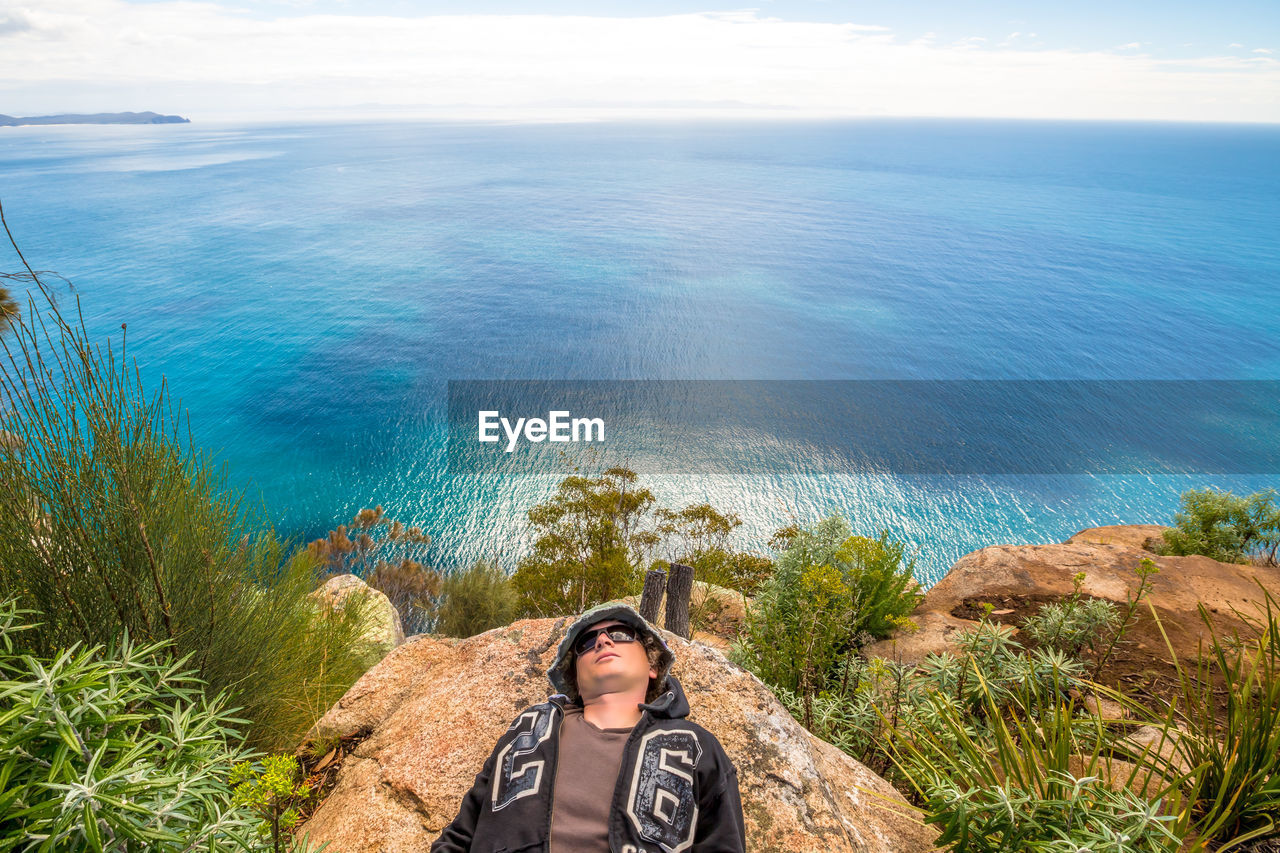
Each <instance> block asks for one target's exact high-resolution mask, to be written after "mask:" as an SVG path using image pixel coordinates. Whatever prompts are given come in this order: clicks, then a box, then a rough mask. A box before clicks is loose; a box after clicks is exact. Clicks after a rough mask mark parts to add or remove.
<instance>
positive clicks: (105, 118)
mask: <svg viewBox="0 0 1280 853" xmlns="http://www.w3.org/2000/svg"><path fill="white" fill-rule="evenodd" d="M190 123H191V119H189V118H183V117H182V116H162V115H160V114H159V113H152V112H145V113H94V114H93V115H76V114H72V113H68V114H65V115H56V116H27V117H25V118H18V117H15V116H6V115H0V127H18V126H20V125H24V124H190Z"/></svg>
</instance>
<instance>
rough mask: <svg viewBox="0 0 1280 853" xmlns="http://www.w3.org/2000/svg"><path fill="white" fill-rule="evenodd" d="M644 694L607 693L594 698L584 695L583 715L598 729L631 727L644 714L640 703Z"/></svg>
mask: <svg viewBox="0 0 1280 853" xmlns="http://www.w3.org/2000/svg"><path fill="white" fill-rule="evenodd" d="M643 701H644V694H639V695H637V694H635V693H605V694H604V695H602V696H596V697H595V698H593V699H587V698H586V697H583V700H582V716H583V717H584V718H585V719H586V721H587V722H588V723H590V724H591V725H593V726H595V727H596V728H597V729H629V728H631V727H632V726H634V725H635V724H636V723H638V722H640V717H641V716H643V714H641V712H640V708H639V705H640V703H641V702H643Z"/></svg>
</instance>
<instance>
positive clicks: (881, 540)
mask: <svg viewBox="0 0 1280 853" xmlns="http://www.w3.org/2000/svg"><path fill="white" fill-rule="evenodd" d="M905 555H906V546H904V545H903V544H902V543H900V542H895V541H893V540H892V539H890V538H889V534H888V532H887V531H882V532H881V533H880V535H879V537H877V538H875V539H869V538H867V537H866V536H851V537H849V538H848V539H846V540H845V543H844V545H843V546H842V547H841V549H840V552H839V553H838V554H837V555H836V559H837V560H840V561H841V562H842V564H843V565H842V566H841V569H842V572H843V574H844V576H845V578H846V581H847V582H848V584H849V586H850V587H851V588H852V589H853V596H854V601H855V603H856V614H855V617H854V618H855V622H854V626H853V627H854V630H855V631H866V632H867V633H868V634H870V635H871V636H873V637H887V636H889V634H891V633H893V631H894V630H895V629H897V628H901V627H904V626H907V625H908V623H909V619H908V617H909V616H910V614H911V612H912V611H913V610H915V609H916V605H918V604H919V603H920V600H921V599H922V598H923V597H924V596H923V594H922V593H921V592H920V584H918V583H916V581H915V578H914V577H913V573H914V570H915V560H914V559H907V558H906V556H905ZM904 560H905V562H904Z"/></svg>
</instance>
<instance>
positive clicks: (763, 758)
mask: <svg viewBox="0 0 1280 853" xmlns="http://www.w3.org/2000/svg"><path fill="white" fill-rule="evenodd" d="M564 628H565V620H555V619H540V620H524V621H520V622H516V623H515V624H513V625H511V626H509V627H506V628H499V629H495V630H493V631H488V632H486V633H484V634H480V635H478V636H475V637H472V638H470V639H467V640H446V639H437V638H433V637H426V636H424V637H418V638H413V639H411V640H409V641H408V642H407V643H405V644H404V645H403V646H400V647H399V648H397V649H396V650H394V651H393V652H392V653H391V654H389V655H388V656H387V657H386V658H385V659H384V660H383V661H382V662H381V663H380V664H378V665H377V666H375V667H374V668H373V669H371V670H370V671H369V672H367V673H366V674H365V675H364V677H363V678H361V679H360V680H359V681H358V682H357V683H356V684H355V685H354V686H353V687H352V688H351V690H349V691H348V692H347V694H346V695H345V696H343V698H342V699H341V700H340V701H339V702H338V703H337V704H336V705H335V706H334V707H333V708H331V709H330V710H329V712H328V713H327V714H326V715H325V716H324V718H322V719H321V720H320V722H318V723H317V724H316V727H315V728H314V729H313V730H312V733H311V735H310V738H312V739H318V738H325V737H328V736H332V735H348V734H351V733H354V732H362V733H367V736H366V737H365V739H364V740H363V741H362V742H361V743H360V744H359V745H358V746H357V747H356V748H355V749H354V751H353V752H352V753H351V754H350V755H348V756H347V757H346V759H345V760H344V762H343V765H342V768H341V771H340V772H339V774H338V777H337V783H336V786H335V788H334V789H333V791H332V793H331V794H330V795H329V796H328V797H327V798H326V800H325V801H324V803H323V804H321V806H320V807H319V808H318V809H317V810H316V812H315V813H314V815H313V816H312V817H311V819H310V820H309V821H308V823H307V824H306V826H305V827H304V830H305V831H306V832H308V833H309V834H310V838H311V840H312V841H313V842H323V841H330V842H332V847H331V849H335V850H341V851H344V853H375V851H377V852H378V853H392V851H410V850H426V849H427V847H428V846H429V845H430V843H431V841H433V840H434V839H435V837H436V836H437V835H438V834H439V832H440V830H441V829H442V828H443V827H444V826H445V825H446V824H447V823H448V822H449V821H450V820H452V819H453V817H454V815H455V814H456V813H457V810H458V806H459V803H460V802H461V800H462V796H463V794H464V793H465V792H466V791H467V790H468V788H470V786H471V784H472V782H473V780H474V777H475V774H476V773H477V772H478V771H479V769H480V767H481V765H482V764H483V763H484V760H485V759H486V758H487V757H488V754H489V752H490V750H491V749H492V747H493V744H494V743H495V742H496V741H497V738H498V736H499V735H500V734H501V733H502V732H503V731H505V730H506V728H507V726H508V725H509V724H510V722H511V720H512V718H513V717H514V716H515V714H516V712H517V711H519V710H520V709H522V708H524V707H526V706H527V705H530V704H533V703H536V702H540V701H542V700H543V699H545V698H546V696H547V694H548V691H549V685H548V683H547V679H546V675H545V672H546V668H547V667H548V666H549V665H550V663H551V660H552V658H553V657H554V655H555V649H556V644H557V643H558V642H559V640H560V638H561V636H562V634H563V631H564ZM665 636H666V640H667V642H668V643H669V644H670V645H671V647H672V649H673V650H674V651H675V653H676V664H675V667H674V669H673V672H674V673H675V675H676V676H677V677H678V678H679V679H680V682H681V684H682V685H683V687H684V689H685V692H686V693H687V694H688V696H689V701H690V704H691V705H692V707H693V712H692V714H691V715H690V719H692V720H694V721H695V722H698V723H700V724H701V725H703V726H705V727H706V728H707V729H709V730H710V731H711V732H712V733H713V734H715V736H716V737H717V738H718V739H719V740H720V743H721V744H722V745H723V746H724V748H725V751H726V752H727V753H728V754H729V757H730V758H731V759H732V760H733V762H734V764H735V766H736V767H737V768H738V774H739V787H740V791H741V795H742V803H743V811H744V818H745V822H746V828H747V837H748V840H747V847H748V849H750V850H752V851H753V853H806V851H812V853H818V852H819V851H821V853H828V852H829V851H830V852H831V853H839V851H859V853H864V851H865V853H890V851H893V853H911V851H925V850H932V849H933V839H934V837H935V834H934V833H933V831H932V830H930V829H929V828H927V827H925V826H923V825H922V824H921V823H920V819H919V817H918V816H917V814H916V813H914V812H912V810H911V809H910V808H909V807H908V806H907V805H906V804H905V803H904V802H903V801H902V799H901V797H900V795H898V794H897V792H896V791H894V789H893V788H892V787H891V786H890V785H889V784H888V783H887V782H885V781H884V780H883V779H881V778H879V777H878V776H876V775H874V774H873V773H871V772H870V771H869V770H867V769H866V768H865V767H863V766H862V765H861V764H859V763H858V762H856V761H854V760H853V759H852V758H849V757H848V756H847V755H845V754H844V753H842V752H841V751H840V750H838V749H837V748H835V747H834V746H831V745H830V744H827V743H824V742H822V741H820V740H818V739H817V738H815V737H813V736H812V735H810V734H809V733H808V732H807V731H805V730H804V729H803V728H802V727H801V726H800V725H799V724H798V723H796V722H795V720H794V719H793V718H792V717H791V715H790V714H788V713H787V711H786V709H785V708H783V707H782V705H781V704H779V702H778V701H777V699H775V698H774V696H773V695H772V694H771V693H770V692H769V690H768V689H767V688H766V687H765V686H764V685H763V684H762V683H761V682H760V681H759V680H758V679H757V678H756V677H755V676H753V675H751V674H750V673H747V672H746V671H744V670H742V669H740V668H739V667H737V666H735V665H733V664H732V663H730V662H729V661H728V660H726V659H725V657H724V656H723V655H722V654H721V653H720V652H719V651H717V650H716V649H714V648H711V647H709V646H706V645H703V644H700V643H689V642H686V641H684V640H681V639H680V638H678V637H676V636H674V635H672V634H670V633H667V634H665Z"/></svg>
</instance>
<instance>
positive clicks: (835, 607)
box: [732, 516, 855, 695]
mask: <svg viewBox="0 0 1280 853" xmlns="http://www.w3.org/2000/svg"><path fill="white" fill-rule="evenodd" d="M848 538H849V525H848V523H846V522H845V521H844V519H842V518H839V517H837V516H833V517H831V518H828V519H826V520H825V521H823V522H821V523H819V524H817V525H815V526H814V527H813V528H812V529H809V530H804V531H801V532H799V533H797V534H796V535H795V536H794V537H793V538H792V539H791V544H790V547H788V548H787V550H785V551H783V552H782V554H781V555H779V557H778V560H777V563H776V565H775V568H774V573H773V575H772V576H771V577H770V578H769V579H768V580H767V581H765V583H764V585H763V586H762V587H761V589H760V591H759V593H758V594H757V595H756V599H755V602H754V603H753V605H752V606H751V607H750V608H749V609H748V610H747V619H746V624H745V626H744V629H743V633H742V634H741V635H740V636H739V638H738V641H737V642H736V643H735V644H734V647H733V650H732V656H733V657H734V658H735V659H736V660H737V661H738V662H739V663H741V664H742V665H743V666H745V667H746V668H747V669H749V670H751V671H752V672H754V673H755V674H756V675H757V676H759V677H760V679H761V680H762V681H764V682H765V683H766V684H769V685H771V686H775V687H781V688H784V689H786V690H790V691H792V692H797V693H801V694H809V695H811V694H813V693H817V692H818V691H819V690H820V689H822V687H823V685H824V684H825V681H826V677H827V673H828V672H829V671H830V669H831V668H832V667H833V666H834V665H835V663H836V660H837V658H838V657H839V656H840V654H841V653H842V652H843V651H844V649H845V648H846V647H848V646H849V645H850V644H852V643H853V640H854V633H853V624H854V623H853V619H854V612H855V611H854V604H855V602H854V592H853V589H852V588H851V587H850V585H849V584H848V582H847V581H846V579H845V576H844V574H843V573H842V572H841V571H840V569H839V568H838V567H837V563H838V560H837V554H838V552H839V551H840V548H841V546H843V545H844V543H845V541H846V540H847V539H848Z"/></svg>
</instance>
